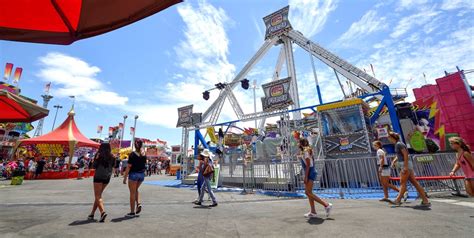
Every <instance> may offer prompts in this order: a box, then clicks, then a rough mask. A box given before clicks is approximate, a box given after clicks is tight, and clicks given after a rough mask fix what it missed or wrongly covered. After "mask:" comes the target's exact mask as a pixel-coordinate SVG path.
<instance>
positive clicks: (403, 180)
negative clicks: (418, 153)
mask: <svg viewBox="0 0 474 238" xmlns="http://www.w3.org/2000/svg"><path fill="white" fill-rule="evenodd" d="M388 139H389V141H390V142H392V143H394V144H395V152H396V153H397V157H395V159H394V160H393V161H392V167H394V165H395V163H396V162H398V166H399V167H400V168H401V173H400V191H399V193H398V196H397V198H396V199H395V201H394V202H393V204H395V205H398V206H399V205H401V200H402V198H403V196H404V194H405V192H406V191H407V182H408V181H410V182H411V183H412V184H413V186H415V188H416V191H417V192H418V194H419V195H420V197H421V199H422V202H421V206H427V207H429V206H431V203H430V202H429V201H428V197H427V196H426V193H425V190H424V189H423V188H422V187H421V185H420V184H419V183H418V181H417V180H416V178H415V172H414V171H413V162H412V161H411V160H410V158H409V157H408V149H407V146H406V145H405V144H403V142H401V141H400V135H398V134H397V133H395V132H390V133H389V134H388Z"/></svg>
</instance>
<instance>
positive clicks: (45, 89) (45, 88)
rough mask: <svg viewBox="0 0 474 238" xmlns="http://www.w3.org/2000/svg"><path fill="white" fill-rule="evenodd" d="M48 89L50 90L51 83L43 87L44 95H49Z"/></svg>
mask: <svg viewBox="0 0 474 238" xmlns="http://www.w3.org/2000/svg"><path fill="white" fill-rule="evenodd" d="M49 89H51V82H49V83H47V84H46V85H44V93H46V94H49Z"/></svg>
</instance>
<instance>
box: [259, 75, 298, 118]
mask: <svg viewBox="0 0 474 238" xmlns="http://www.w3.org/2000/svg"><path fill="white" fill-rule="evenodd" d="M290 82H291V78H289V77H288V78H286V79H280V80H277V81H273V82H270V83H267V84H263V85H262V88H263V92H264V93H265V97H263V98H262V107H263V110H264V111H273V110H278V109H282V108H285V107H288V106H289V105H291V104H293V100H292V99H291V96H290Z"/></svg>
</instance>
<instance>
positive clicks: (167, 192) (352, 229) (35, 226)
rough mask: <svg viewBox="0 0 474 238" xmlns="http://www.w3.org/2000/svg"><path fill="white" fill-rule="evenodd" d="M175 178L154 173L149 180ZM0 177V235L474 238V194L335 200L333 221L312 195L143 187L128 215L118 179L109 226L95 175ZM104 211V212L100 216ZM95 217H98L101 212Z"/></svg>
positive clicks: (110, 198) (111, 190) (111, 192)
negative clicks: (97, 203)
mask: <svg viewBox="0 0 474 238" xmlns="http://www.w3.org/2000/svg"><path fill="white" fill-rule="evenodd" d="M170 178H171V177H164V176H160V177H159V176H153V177H151V178H147V180H148V181H152V180H164V179H168V180H169V179H170ZM7 184H8V182H7V181H3V182H0V236H1V237H78V236H81V237H88V238H91V237H351V238H354V237H364V238H365V237H384V238H385V237H387V238H388V237H430V238H433V237H456V238H457V237H473V234H474V225H473V224H474V199H471V198H466V199H464V198H462V199H461V198H455V197H441V198H436V199H433V202H432V203H433V205H432V208H431V209H424V208H421V207H418V206H416V204H418V201H411V202H409V203H406V204H404V205H402V206H401V207H393V206H390V205H389V204H387V203H382V202H379V201H377V200H330V202H331V203H333V204H334V211H333V214H332V215H331V216H330V218H326V217H325V216H324V215H323V213H324V212H323V209H321V207H318V208H317V209H318V212H319V215H320V218H316V219H310V220H308V219H306V218H304V217H303V214H304V213H306V212H307V211H308V205H307V200H305V199H286V198H277V197H270V196H264V195H258V194H250V195H240V194H239V193H238V192H232V191H230V192H218V193H217V195H216V196H217V198H218V200H219V206H218V207H214V208H209V207H198V206H195V205H193V204H192V203H191V202H192V201H193V200H194V199H195V198H196V196H197V192H196V190H191V189H189V188H171V187H163V186H156V185H150V184H144V185H143V186H142V187H141V192H142V197H143V201H142V204H143V211H142V213H141V214H140V217H137V218H132V219H127V218H125V217H124V215H125V214H126V213H127V212H128V187H127V186H125V185H123V184H122V180H121V179H119V178H115V179H113V180H112V181H111V183H110V185H109V187H108V188H107V189H106V191H105V194H104V200H105V206H106V210H107V212H108V214H109V216H108V218H107V221H106V222H105V223H98V222H89V221H87V220H86V218H87V215H88V214H89V212H90V209H91V206H92V201H93V191H92V180H91V179H84V180H39V181H26V182H25V184H24V185H21V186H8V185H7ZM97 216H98V213H97ZM97 216H96V217H97Z"/></svg>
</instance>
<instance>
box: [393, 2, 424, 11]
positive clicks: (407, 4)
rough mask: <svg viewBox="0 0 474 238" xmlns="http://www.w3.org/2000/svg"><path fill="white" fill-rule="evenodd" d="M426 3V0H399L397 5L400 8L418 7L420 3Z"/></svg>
mask: <svg viewBox="0 0 474 238" xmlns="http://www.w3.org/2000/svg"><path fill="white" fill-rule="evenodd" d="M426 3H428V0H401V1H400V2H399V5H400V10H401V9H409V8H414V7H419V6H420V5H424V4H426Z"/></svg>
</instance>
